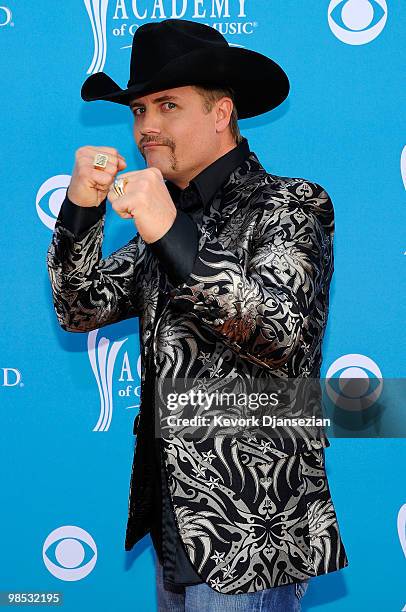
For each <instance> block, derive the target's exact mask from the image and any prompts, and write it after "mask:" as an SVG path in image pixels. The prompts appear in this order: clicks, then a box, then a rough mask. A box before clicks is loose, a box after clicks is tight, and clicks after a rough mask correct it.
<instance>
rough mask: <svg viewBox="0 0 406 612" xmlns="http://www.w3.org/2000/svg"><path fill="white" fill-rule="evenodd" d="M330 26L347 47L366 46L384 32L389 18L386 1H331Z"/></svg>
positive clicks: (328, 14)
mask: <svg viewBox="0 0 406 612" xmlns="http://www.w3.org/2000/svg"><path fill="white" fill-rule="evenodd" d="M327 16H328V25H329V26H330V29H331V31H332V32H333V34H334V36H336V37H337V38H338V39H339V40H341V42H343V43H346V44H347V45H365V44H367V43H369V42H371V41H372V40H374V39H375V38H376V37H377V36H379V34H380V33H381V32H382V30H383V28H384V27H385V24H386V19H387V16H388V7H387V6H386V0H331V2H330V4H329V7H328V9H327Z"/></svg>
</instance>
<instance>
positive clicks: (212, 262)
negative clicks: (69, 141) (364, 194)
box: [47, 153, 348, 594]
mask: <svg viewBox="0 0 406 612" xmlns="http://www.w3.org/2000/svg"><path fill="white" fill-rule="evenodd" d="M198 230H199V245H198V253H197V257H196V260H195V263H194V266H193V270H192V272H191V274H190V276H189V278H188V279H187V280H186V282H183V283H182V284H180V285H177V286H174V285H173V284H172V283H171V281H170V280H169V279H168V277H167V276H166V275H165V274H164V273H163V271H162V268H161V267H160V265H159V261H158V260H157V258H156V257H155V256H153V255H152V254H151V253H150V251H149V249H148V246H147V245H146V244H145V243H144V241H143V240H142V239H141V238H140V236H139V235H136V236H135V237H134V238H133V239H132V240H130V241H129V242H128V244H127V245H125V246H124V247H122V248H121V249H118V250H117V251H116V252H115V253H113V254H112V255H110V256H109V257H106V258H105V259H103V258H102V254H101V246H102V241H103V231H104V217H102V218H101V219H100V220H99V221H97V223H95V224H94V225H93V226H92V227H91V228H90V229H89V230H88V231H87V232H86V233H85V235H83V236H81V237H79V238H78V237H75V236H74V235H73V234H72V233H71V232H70V231H69V230H68V229H67V228H65V227H64V226H63V225H62V224H61V223H60V222H59V221H57V223H56V226H55V230H54V233H53V237H52V241H51V244H50V246H49V249H48V255H47V264H48V272H49V277H50V281H51V287H52V293H53V301H54V306H55V312H56V315H57V318H58V321H59V324H60V325H61V327H62V328H63V329H65V330H67V331H72V332H88V331H90V330H92V329H95V328H98V327H102V326H104V325H108V324H111V323H114V322H116V321H119V320H123V319H127V318H130V317H140V341H141V356H142V364H143V368H142V381H141V383H142V405H141V411H140V419H139V422H138V428H137V430H135V432H134V433H137V444H136V448H135V453H134V460H133V466H132V472H131V483H130V496H129V515H128V523H127V532H126V542H125V548H126V550H130V549H131V548H132V547H133V546H134V545H135V543H136V542H138V541H139V540H140V539H141V538H142V537H143V536H144V535H146V534H147V533H148V531H149V528H150V523H149V521H150V516H151V503H152V499H153V496H152V489H153V483H152V482H151V478H152V476H151V474H152V471H151V470H150V469H149V466H148V461H149V459H150V454H149V451H148V445H149V444H150V439H151V438H150V436H152V435H153V433H152V432H153V417H152V414H151V413H152V408H151V406H152V403H151V402H152V401H153V399H152V398H153V396H154V395H153V391H152V390H151V389H150V388H149V385H148V381H149V379H150V377H151V375H152V372H154V373H155V376H156V380H157V381H158V382H159V381H163V380H170V379H171V378H172V380H173V381H174V383H175V382H176V381H177V380H184V381H187V382H188V384H190V385H191V386H192V385H195V387H196V388H198V387H200V388H202V387H203V388H205V389H206V390H209V391H214V390H215V389H219V388H220V389H221V388H222V386H224V385H226V384H228V383H229V382H230V381H231V382H232V384H233V385H234V386H236V387H238V388H240V389H241V390H242V391H247V390H249V389H252V388H254V387H255V384H257V382H258V381H260V380H264V381H272V379H278V380H286V381H289V380H290V379H295V378H297V377H304V378H306V377H310V376H312V377H317V376H319V374H320V365H321V359H322V352H321V345H322V340H323V336H324V331H325V326H326V323H327V315H328V308H329V286H330V281H331V277H332V274H333V267H334V266H333V236H334V210H333V205H332V202H331V199H330V197H329V195H328V194H327V192H326V191H325V190H324V189H323V187H322V186H320V185H318V184H317V183H314V182H311V181H308V180H306V179H303V178H290V177H281V176H276V175H272V174H269V173H267V172H266V171H265V169H264V168H263V167H262V165H261V164H260V162H259V161H258V158H257V157H256V155H255V154H254V153H251V154H250V156H249V157H248V158H247V160H246V161H245V162H244V163H243V164H242V165H241V166H239V167H238V168H237V169H236V170H235V171H234V172H232V173H231V175H230V177H229V179H228V180H227V182H226V183H225V184H224V185H223V186H222V188H221V189H220V190H219V192H218V193H217V194H216V196H215V198H214V199H213V201H212V202H211V204H210V206H209V208H208V210H205V212H204V215H203V218H202V219H201V221H199V223H198ZM158 387H159V385H158ZM155 393H157V394H158V395H159V388H158V389H157V390H155ZM234 408H235V407H231V412H233V410H234ZM327 446H329V441H328V439H327V438H326V436H325V434H324V432H321V431H315V432H313V433H312V434H310V433H306V432H303V436H302V437H299V438H298V437H289V436H288V437H282V438H273V439H272V440H266V439H265V437H264V436H262V435H258V434H257V432H255V431H248V432H245V435H244V433H243V435H241V436H225V435H222V432H215V433H212V435H210V436H207V435H206V436H204V435H202V436H201V437H200V438H199V437H196V432H195V437H194V439H187V438H186V437H185V436H181V435H176V434H174V433H173V432H172V433H170V434H169V435H168V436H164V437H163V439H162V453H163V458H164V461H165V468H166V474H167V477H168V483H169V489H170V495H171V500H172V505H173V510H174V513H175V518H176V523H177V527H178V529H179V534H180V537H181V539H182V542H183V545H184V547H185V550H186V552H187V555H188V557H189V559H190V560H191V562H192V564H193V565H194V567H195V569H196V571H197V572H198V574H199V575H200V576H201V577H202V579H203V580H204V581H206V582H207V583H208V584H209V585H210V586H211V587H212V588H214V589H216V590H218V591H219V592H222V593H233V594H237V593H248V592H255V591H258V590H261V589H265V588H269V587H273V586H279V585H284V584H289V583H292V582H299V581H301V580H304V579H305V578H308V577H311V576H316V575H319V574H323V573H327V572H331V571H335V570H338V569H341V568H343V567H345V566H346V565H348V559H347V556H346V552H345V549H344V545H343V543H342V540H341V537H340V531H339V526H338V521H337V517H336V514H335V510H334V506H333V502H332V499H331V495H330V490H329V485H328V480H327V476H326V472H325V465H324V452H325V451H324V447H327Z"/></svg>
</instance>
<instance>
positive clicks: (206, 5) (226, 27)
mask: <svg viewBox="0 0 406 612" xmlns="http://www.w3.org/2000/svg"><path fill="white" fill-rule="evenodd" d="M250 1H251V0H250ZM84 4H85V7H86V11H87V14H88V16H89V20H90V25H91V28H92V34H93V43H94V52H93V58H92V61H91V63H90V66H89V68H88V70H87V74H93V73H95V72H101V71H102V70H104V66H105V63H106V57H107V33H108V32H111V34H112V35H113V36H115V37H119V38H125V39H128V44H126V45H124V46H122V47H121V49H131V46H132V38H133V36H134V34H135V31H136V30H137V28H139V27H140V26H141V25H142V24H143V23H144V22H148V21H154V20H162V19H190V20H193V19H196V20H197V21H199V23H204V24H206V25H209V26H211V27H212V28H215V29H216V30H218V31H219V32H220V33H221V34H223V36H225V37H227V36H228V37H230V36H231V37H232V36H235V35H242V36H249V35H251V34H253V32H254V31H255V29H256V28H257V26H258V22H257V21H253V20H251V19H250V18H249V17H248V14H247V6H248V0H84ZM228 42H229V44H230V45H231V46H236V47H242V46H243V45H241V44H237V43H233V42H232V41H231V40H228Z"/></svg>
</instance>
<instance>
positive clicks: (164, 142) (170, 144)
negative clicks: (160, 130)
mask: <svg viewBox="0 0 406 612" xmlns="http://www.w3.org/2000/svg"><path fill="white" fill-rule="evenodd" d="M151 142H153V143H154V144H158V145H166V146H168V147H171V148H172V149H173V148H174V143H173V141H172V140H169V139H166V140H157V139H156V138H142V139H141V140H140V143H139V145H138V147H139V148H140V149H141V148H143V147H144V145H146V144H149V143H151Z"/></svg>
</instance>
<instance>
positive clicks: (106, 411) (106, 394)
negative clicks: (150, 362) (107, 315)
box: [87, 329, 141, 431]
mask: <svg viewBox="0 0 406 612" xmlns="http://www.w3.org/2000/svg"><path fill="white" fill-rule="evenodd" d="M98 333H99V330H98V329H95V330H93V331H91V332H89V334H88V338H87V350H88V355H89V361H90V365H91V368H92V371H93V374H94V377H95V379H96V383H97V387H98V390H99V398H100V414H99V418H98V421H97V423H96V425H95V426H94V428H93V431H108V429H109V427H110V424H111V419H112V416H113V373H114V366H115V363H116V361H117V360H118V355H119V351H120V349H121V347H122V346H123V345H124V344H125V343H126V342H127V340H128V338H125V339H124V340H114V341H111V340H109V339H108V338H106V337H105V336H102V337H98ZM137 376H138V380H141V356H139V357H138V361H137ZM134 380H135V379H134V376H133V373H132V369H131V363H130V359H129V356H128V352H127V351H125V352H124V354H123V357H122V360H121V368H120V375H119V377H118V382H119V383H120V384H121V387H120V389H119V390H118V396H119V397H125V398H131V400H130V403H131V405H129V406H126V409H127V410H128V409H133V408H139V407H140V397H141V386H140V385H139V384H135V382H134Z"/></svg>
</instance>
